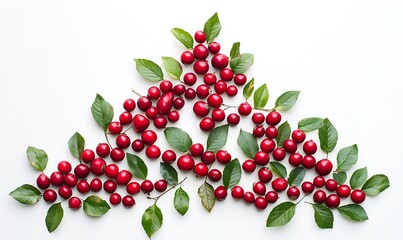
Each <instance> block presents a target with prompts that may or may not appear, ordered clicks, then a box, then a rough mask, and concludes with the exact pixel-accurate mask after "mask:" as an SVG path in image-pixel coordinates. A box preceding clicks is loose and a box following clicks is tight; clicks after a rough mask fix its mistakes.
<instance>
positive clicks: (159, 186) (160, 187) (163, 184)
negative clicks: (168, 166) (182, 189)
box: [154, 179, 168, 192]
mask: <svg viewBox="0 0 403 240" xmlns="http://www.w3.org/2000/svg"><path fill="white" fill-rule="evenodd" d="M167 187H168V183H167V181H165V180H164V179H161V180H158V181H156V182H155V183H154V188H155V190H157V191H158V192H163V191H165V190H167Z"/></svg>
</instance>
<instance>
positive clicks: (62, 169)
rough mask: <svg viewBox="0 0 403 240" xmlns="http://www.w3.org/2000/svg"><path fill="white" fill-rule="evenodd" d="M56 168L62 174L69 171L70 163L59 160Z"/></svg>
mask: <svg viewBox="0 0 403 240" xmlns="http://www.w3.org/2000/svg"><path fill="white" fill-rule="evenodd" d="M57 170H59V172H60V173H62V174H66V173H69V172H70V171H71V164H70V163H69V162H68V161H60V162H59V164H57Z"/></svg>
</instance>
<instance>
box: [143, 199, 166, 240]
mask: <svg viewBox="0 0 403 240" xmlns="http://www.w3.org/2000/svg"><path fill="white" fill-rule="evenodd" d="M162 222H163V216H162V212H161V209H160V208H159V207H158V206H157V205H156V204H155V203H154V205H152V206H150V207H148V208H147V209H146V211H145V212H144V214H143V217H142V219H141V225H143V228H144V231H145V232H146V234H147V236H148V237H149V238H150V239H151V236H152V235H153V234H154V233H156V232H157V231H158V230H160V228H161V227H162Z"/></svg>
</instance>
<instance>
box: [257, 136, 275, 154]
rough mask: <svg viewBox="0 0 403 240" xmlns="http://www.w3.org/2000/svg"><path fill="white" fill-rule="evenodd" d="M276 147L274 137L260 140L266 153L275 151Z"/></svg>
mask: <svg viewBox="0 0 403 240" xmlns="http://www.w3.org/2000/svg"><path fill="white" fill-rule="evenodd" d="M275 148H276V142H275V141H273V140H272V139H268V138H267V139H263V140H262V141H261V142H260V150H262V151H263V152H265V153H271V152H273V151H274V149H275Z"/></svg>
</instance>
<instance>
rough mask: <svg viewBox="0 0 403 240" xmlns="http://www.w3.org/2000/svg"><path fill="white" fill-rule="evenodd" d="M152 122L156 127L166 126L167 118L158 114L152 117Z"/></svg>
mask: <svg viewBox="0 0 403 240" xmlns="http://www.w3.org/2000/svg"><path fill="white" fill-rule="evenodd" d="M153 123H154V127H156V128H158V129H162V128H165V127H166V125H167V123H168V120H167V118H166V117H164V116H158V117H156V118H155V119H154V121H153Z"/></svg>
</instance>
